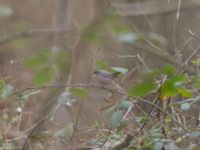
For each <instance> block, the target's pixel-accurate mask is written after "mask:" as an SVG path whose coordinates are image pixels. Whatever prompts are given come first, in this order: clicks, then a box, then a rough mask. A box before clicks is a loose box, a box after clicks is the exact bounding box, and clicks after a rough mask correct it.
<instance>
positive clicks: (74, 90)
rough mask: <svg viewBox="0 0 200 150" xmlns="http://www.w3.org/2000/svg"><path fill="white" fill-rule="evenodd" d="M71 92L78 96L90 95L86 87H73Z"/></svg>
mask: <svg viewBox="0 0 200 150" xmlns="http://www.w3.org/2000/svg"><path fill="white" fill-rule="evenodd" d="M70 93H71V94H72V95H74V96H78V97H82V98H83V97H86V96H87V95H88V90H87V89H86V88H79V87H76V88H71V89H70Z"/></svg>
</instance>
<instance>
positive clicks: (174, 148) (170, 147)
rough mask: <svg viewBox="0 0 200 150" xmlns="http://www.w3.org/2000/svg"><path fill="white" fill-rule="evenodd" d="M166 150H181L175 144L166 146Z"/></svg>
mask: <svg viewBox="0 0 200 150" xmlns="http://www.w3.org/2000/svg"><path fill="white" fill-rule="evenodd" d="M165 148H166V149H169V150H180V149H179V147H178V146H177V145H176V144H175V143H168V144H166V145H165Z"/></svg>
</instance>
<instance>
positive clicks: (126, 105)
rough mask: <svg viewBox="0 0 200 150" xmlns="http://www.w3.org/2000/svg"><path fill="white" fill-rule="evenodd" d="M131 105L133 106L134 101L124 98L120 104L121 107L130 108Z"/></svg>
mask: <svg viewBox="0 0 200 150" xmlns="http://www.w3.org/2000/svg"><path fill="white" fill-rule="evenodd" d="M131 106H133V103H132V102H131V101H129V100H123V101H121V102H120V103H119V105H118V107H119V109H128V108H129V107H131Z"/></svg>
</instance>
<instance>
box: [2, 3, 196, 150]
mask: <svg viewBox="0 0 200 150" xmlns="http://www.w3.org/2000/svg"><path fill="white" fill-rule="evenodd" d="M199 7H200V2H199V1H197V0H190V1H188V0H176V1H174V0H162V1H161V0H123V1H122V0H15V1H13V0H0V77H1V78H0V81H1V83H0V86H5V85H6V86H7V89H6V92H4V95H3V97H1V101H0V112H1V120H0V129H1V130H0V132H1V138H0V140H1V143H4V139H7V141H8V142H7V143H9V142H10V141H9V139H13V138H17V137H22V139H20V140H21V141H20V140H19V143H20V144H19V145H20V146H19V147H23V148H24V149H29V148H30V145H29V144H27V141H26V140H25V142H24V139H26V138H23V137H24V136H26V135H29V134H36V133H38V132H39V131H41V130H42V129H44V128H48V129H51V130H52V131H57V130H59V129H61V128H62V127H64V126H66V125H69V126H70V125H71V124H76V127H77V129H76V130H77V131H80V134H79V135H81V134H82V132H81V131H82V130H83V129H85V128H87V127H90V126H91V125H94V124H95V123H98V124H99V125H102V124H104V123H105V116H104V111H102V110H105V109H107V108H109V106H112V105H113V103H115V102H116V101H118V100H119V99H120V98H121V96H120V94H116V95H114V97H115V98H110V97H112V96H113V95H112V96H110V92H109V91H106V90H103V89H97V88H89V89H88V93H89V94H88V95H87V97H84V98H82V96H80V95H81V94H80V93H79V94H78V95H76V96H75V97H73V98H72V97H71V95H70V94H69V90H70V89H69V88H67V87H65V86H64V85H74V84H75V85H77V84H83V85H93V84H94V85H96V84H97V85H98V83H96V81H94V79H93V76H92V72H93V71H94V70H97V69H110V68H112V67H118V69H119V68H120V69H127V70H128V74H126V76H125V77H121V78H120V79H116V82H117V83H118V84H119V85H120V86H121V87H123V89H124V90H127V89H128V88H129V87H130V86H133V85H134V84H135V83H137V82H138V81H140V80H141V79H140V77H141V75H143V74H145V73H146V72H149V71H151V70H153V69H157V68H162V67H164V66H167V65H171V66H173V67H175V68H176V69H177V70H178V69H183V72H186V73H187V74H189V75H194V74H195V73H196V68H195V67H194V65H193V64H192V63H191V62H190V60H191V58H192V59H195V58H198V56H199V52H198V49H199V46H200V45H199V34H200V29H199V22H200V16H199V13H200V9H199ZM190 57H191V58H190ZM183 64H184V66H183ZM115 69H116V68H115ZM122 72H123V71H122ZM9 85H10V86H9ZM51 85H59V86H57V87H54V88H51ZM62 85H63V86H62ZM41 86H47V87H46V88H43V89H41V88H37V87H41ZM48 86H50V87H48ZM34 87H36V88H34ZM29 88H30V89H29ZM13 91H14V94H13V95H12V96H10V94H9V93H13ZM79 92H80V91H79ZM82 92H83V93H84V92H86V91H82ZM63 94H65V95H63ZM68 94H69V95H68ZM8 95H9V96H8ZM83 95H84V94H83ZM68 96H69V97H70V98H69V97H68ZM63 97H64V98H63ZM74 99H75V102H74V101H73V100H74ZM110 99H111V100H110ZM113 99H114V101H115V102H112V101H113ZM107 100H108V101H109V102H105V101H107ZM110 101H111V102H110ZM143 109H146V106H145V107H144V108H143ZM80 110H81V111H80ZM49 113H51V115H52V114H53V115H52V117H51V119H50V120H48V121H47V120H45V117H46V116H48V115H49ZM77 116H78V117H77ZM133 126H134V125H133ZM8 131H9V132H8ZM69 132H70V131H69ZM83 134H84V133H83ZM4 136H5V137H4ZM90 136H91V133H90V134H89V135H88V137H90ZM85 137H87V136H86V135H85V134H84V138H85ZM80 139H81V138H80ZM77 141H78V140H77ZM77 141H76V142H77ZM83 141H84V140H83ZM15 142H16V143H17V142H18V141H14V143H15ZM54 142H55V143H57V144H55V143H54ZM59 142H60V141H59ZM59 142H58V141H57V140H55V141H54V140H53V141H51V142H49V143H48V142H47V143H48V144H49V145H51V146H50V147H51V149H56V147H57V148H58V147H59V148H60V149H61V148H63V147H62V146H61V145H64V144H63V143H62V144H58V143H59ZM22 143H25V144H22ZM52 143H53V144H52ZM77 143H81V140H80V141H79V142H77ZM48 144H47V145H48ZM1 145H2V144H1ZM52 145H53V146H52ZM72 145H73V144H72ZM9 146H11V147H12V145H9ZM32 148H33V149H40V148H41V145H40V144H38V143H37V142H36V144H35V146H33V147H32ZM63 149H65V148H63Z"/></svg>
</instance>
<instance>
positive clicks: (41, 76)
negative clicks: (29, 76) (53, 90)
mask: <svg viewBox="0 0 200 150" xmlns="http://www.w3.org/2000/svg"><path fill="white" fill-rule="evenodd" d="M53 79H54V70H53V69H52V68H50V67H46V68H43V69H42V70H40V71H39V72H38V73H37V74H36V75H35V76H34V78H33V82H34V83H35V84H36V85H44V84H47V83H49V82H51V81H52V80H53Z"/></svg>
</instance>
